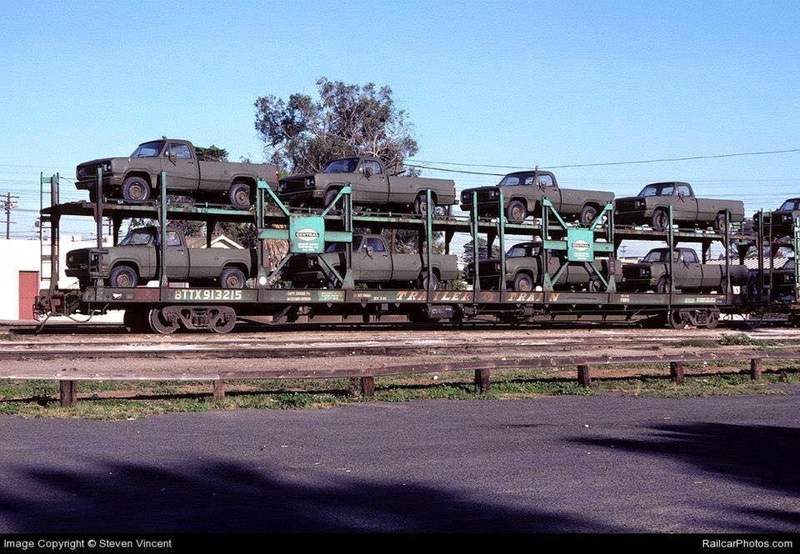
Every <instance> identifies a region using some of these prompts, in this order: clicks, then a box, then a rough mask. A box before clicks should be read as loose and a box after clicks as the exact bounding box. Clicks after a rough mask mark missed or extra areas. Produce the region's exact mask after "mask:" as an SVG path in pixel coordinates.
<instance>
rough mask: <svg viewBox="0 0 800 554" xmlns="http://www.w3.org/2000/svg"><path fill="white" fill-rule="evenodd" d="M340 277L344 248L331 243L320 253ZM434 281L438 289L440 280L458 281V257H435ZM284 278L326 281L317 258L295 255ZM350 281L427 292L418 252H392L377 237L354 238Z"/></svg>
mask: <svg viewBox="0 0 800 554" xmlns="http://www.w3.org/2000/svg"><path fill="white" fill-rule="evenodd" d="M320 256H321V257H323V258H324V259H325V261H326V262H328V263H329V264H330V265H331V266H333V267H334V268H336V271H338V272H339V273H340V274H341V273H342V272H343V271H344V267H345V245H344V244H343V243H332V244H330V245H328V247H327V249H326V250H325V253H324V254H320ZM431 262H432V265H433V268H432V269H433V282H432V283H431V288H434V289H435V288H438V287H439V284H440V283H441V282H442V281H450V280H453V279H457V278H458V267H457V257H456V256H452V255H443V254H434V255H433V256H432V258H431ZM287 266H288V267H287V270H286V275H287V276H288V278H289V279H290V280H291V281H292V284H293V285H295V286H312V287H317V286H321V285H325V284H326V282H327V279H326V277H325V274H324V273H323V271H322V268H321V267H320V264H319V261H318V259H317V256H316V255H313V256H312V255H295V256H293V257H292V258H290V259H289V261H288V262H287ZM352 267H353V280H354V281H355V282H356V283H365V284H367V285H381V286H383V285H387V286H388V285H399V286H403V287H405V286H408V284H411V285H412V286H414V287H419V288H423V289H427V286H428V271H427V267H426V266H425V256H424V254H421V253H415V254H401V253H398V252H392V251H391V250H390V249H389V246H388V245H387V244H386V241H384V239H383V237H381V236H380V235H353V260H352Z"/></svg>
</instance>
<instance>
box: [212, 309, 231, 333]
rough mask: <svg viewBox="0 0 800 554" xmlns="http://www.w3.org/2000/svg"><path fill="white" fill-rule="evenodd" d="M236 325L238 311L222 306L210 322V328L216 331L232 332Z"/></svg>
mask: <svg viewBox="0 0 800 554" xmlns="http://www.w3.org/2000/svg"><path fill="white" fill-rule="evenodd" d="M235 326H236V312H235V311H234V310H233V308H221V309H220V310H219V311H218V312H217V313H216V317H212V319H211V321H210V322H209V329H211V330H212V331H213V332H214V333H220V334H222V333H230V332H231V331H233V328H234V327H235Z"/></svg>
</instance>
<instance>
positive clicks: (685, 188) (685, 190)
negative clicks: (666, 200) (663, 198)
mask: <svg viewBox="0 0 800 554" xmlns="http://www.w3.org/2000/svg"><path fill="white" fill-rule="evenodd" d="M691 195H692V189H690V188H689V185H678V196H691Z"/></svg>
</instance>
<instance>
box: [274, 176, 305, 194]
mask: <svg viewBox="0 0 800 554" xmlns="http://www.w3.org/2000/svg"><path fill="white" fill-rule="evenodd" d="M304 190H307V188H306V180H305V179H284V180H282V181H281V187H280V192H281V193H292V192H301V191H304Z"/></svg>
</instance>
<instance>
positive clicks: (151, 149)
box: [131, 140, 164, 158]
mask: <svg viewBox="0 0 800 554" xmlns="http://www.w3.org/2000/svg"><path fill="white" fill-rule="evenodd" d="M163 146H164V141H163V140H156V141H153V142H145V143H144V144H140V145H139V146H138V147H137V148H136V150H134V151H133V154H131V158H155V157H156V156H158V155H159V154H160V153H161V149H162V148H163Z"/></svg>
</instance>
